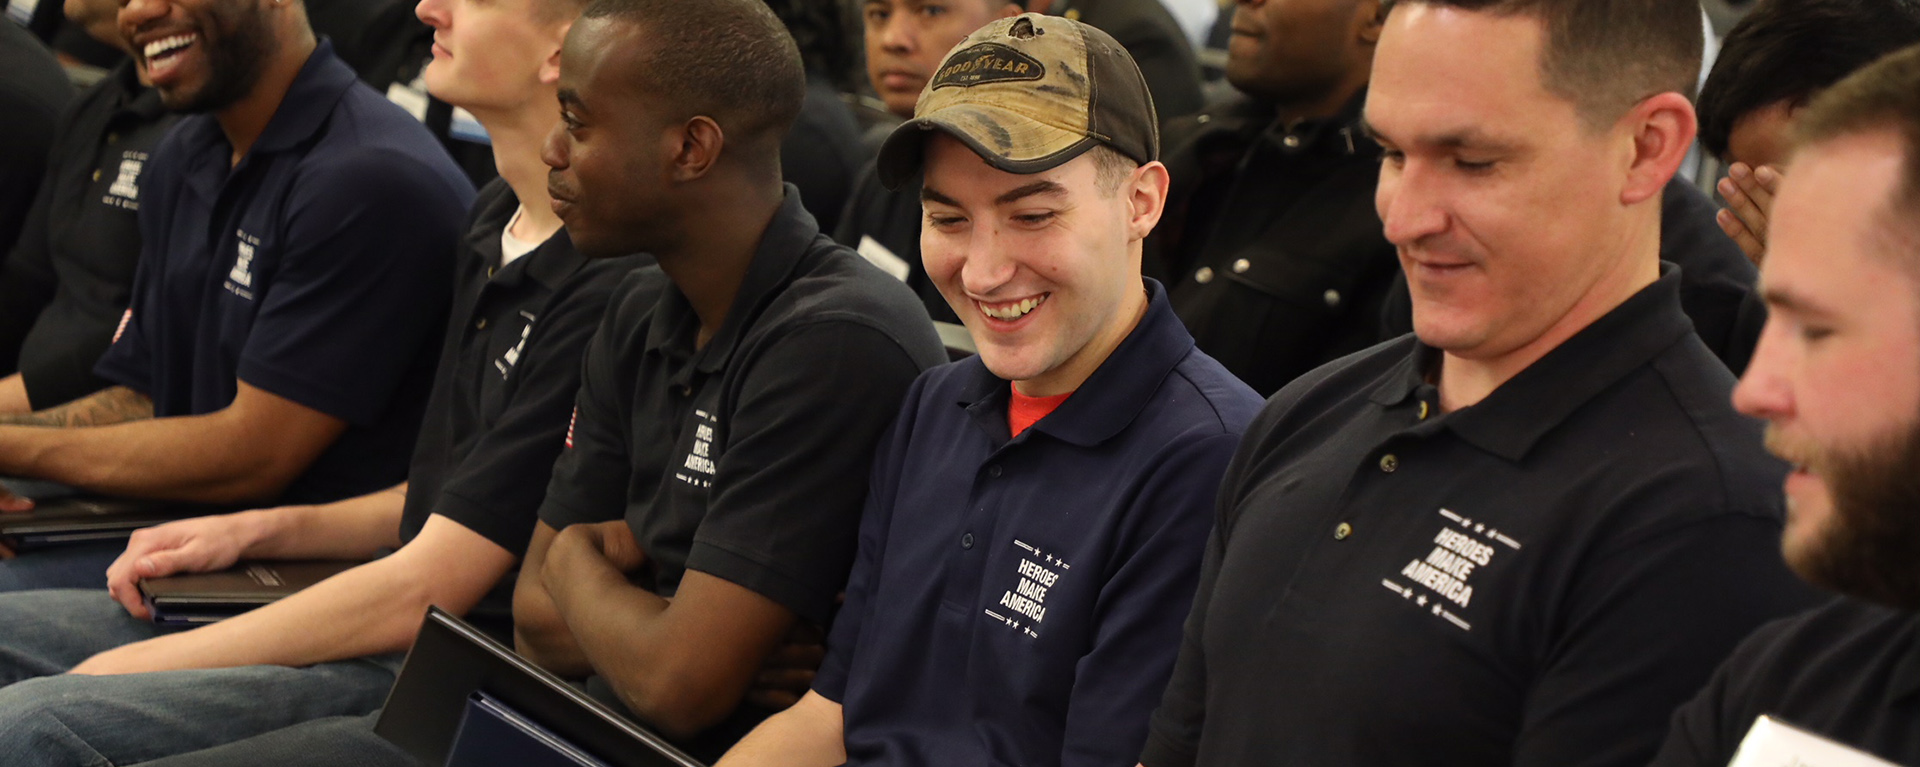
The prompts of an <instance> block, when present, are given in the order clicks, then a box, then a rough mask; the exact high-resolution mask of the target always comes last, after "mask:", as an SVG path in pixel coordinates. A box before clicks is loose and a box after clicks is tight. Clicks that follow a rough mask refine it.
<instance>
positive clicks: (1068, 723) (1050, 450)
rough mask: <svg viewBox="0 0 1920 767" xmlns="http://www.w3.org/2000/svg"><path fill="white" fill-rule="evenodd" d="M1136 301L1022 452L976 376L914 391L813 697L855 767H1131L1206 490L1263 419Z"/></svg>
mask: <svg viewBox="0 0 1920 767" xmlns="http://www.w3.org/2000/svg"><path fill="white" fill-rule="evenodd" d="M1147 286H1148V291H1149V295H1150V299H1149V305H1148V308H1147V312H1146V314H1145V316H1144V317H1143V318H1142V319H1141V320H1140V324H1139V325H1138V326H1137V327H1136V328H1134V330H1133V332H1132V333H1131V334H1130V335H1128V336H1127V338H1126V340H1125V341H1122V342H1121V344H1120V346H1119V347H1118V348H1116V349H1115V350H1114V352H1113V354H1112V355H1111V356H1109V357H1108V358H1107V360H1106V361H1105V362H1103V363H1102V364H1101V366H1100V368H1099V369H1098V370H1096V371H1094V374H1093V375H1092V376H1091V377H1089V378H1088V379H1087V381H1086V383H1085V384H1084V385H1082V386H1081V387H1080V389H1079V390H1077V391H1075V392H1074V393H1073V396H1071V397H1069V398H1067V400H1066V401H1065V402H1064V403H1062V404H1061V405H1060V406H1059V407H1058V408H1056V409H1055V410H1054V411H1053V412H1052V413H1050V414H1048V415H1047V416H1046V417H1045V418H1042V419H1040V420H1039V421H1038V422H1036V423H1035V424H1034V425H1033V426H1031V427H1029V428H1028V429H1027V430H1026V431H1025V432H1022V433H1021V434H1020V435H1018V436H1013V437H1011V438H1009V434H1008V426H1007V403H1008V400H1009V398H1010V396H1011V395H1010V387H1009V385H1008V383H1007V382H1006V381H1004V380H1001V379H999V378H996V377H995V376H994V375H993V374H992V373H991V372H989V371H988V370H987V368H986V365H984V364H982V363H981V361H980V360H979V358H977V357H976V358H971V359H966V360H962V361H960V362H955V363H953V364H950V365H946V366H943V367H940V368H936V369H934V370H931V371H928V372H927V373H926V374H925V375H923V376H921V377H920V379H919V380H918V381H917V382H915V384H914V388H913V390H912V391H911V392H909V394H908V396H907V402H906V405H905V406H904V408H903V409H902V411H901V415H900V418H899V420H898V421H897V422H896V423H895V424H894V426H893V429H892V431H891V433H890V434H889V435H888V437H887V439H886V441H884V442H883V443H882V444H881V446H880V448H879V450H878V456H879V457H878V459H877V461H876V462H875V465H874V469H873V480H872V487H871V490H870V492H869V495H868V498H867V506H866V512H865V515H864V517H863V519H862V521H861V527H860V546H859V554H858V557H857V558H856V560H855V564H854V571H853V577H852V580H851V581H850V582H849V583H848V585H847V601H846V606H845V607H844V608H843V609H842V610H841V612H840V616H839V618H838V619H837V620H836V621H835V624H834V627H833V633H832V635H831V637H830V640H829V642H828V654H827V659H826V663H825V665H824V666H822V667H821V669H820V672H819V676H818V677H817V679H816V681H815V683H814V690H815V691H816V692H819V693H820V694H821V695H823V696H825V697H827V698H829V699H832V700H836V701H840V703H841V704H842V706H843V711H844V713H845V727H846V747H847V759H848V764H854V765H862V764H925V765H970V766H971V765H981V764H1027V765H1043V764H1065V765H1131V764H1133V762H1134V757H1135V756H1137V755H1138V754H1139V753H1140V745H1141V743H1142V742H1143V741H1144V740H1145V737H1146V722H1147V717H1148V715H1149V714H1150V713H1152V710H1153V706H1154V704H1155V703H1156V702H1158V701H1159V698H1160V691H1161V689H1162V688H1163V687H1164V686H1165V684H1166V680H1167V676H1168V674H1169V673H1171V671H1172V668H1173V660H1174V656H1175V654H1176V650H1177V648H1178V645H1179V642H1180V626H1181V624H1182V622H1183V621H1184V620H1185V618H1186V615H1187V606H1188V604H1189V602H1190V601H1191V600H1192V598H1193V591H1194V588H1195V585H1196V584H1197V583H1198V577H1199V571H1200V559H1201V552H1202V550H1203V549H1204V548H1205V544H1206V540H1207V530H1208V529H1209V528H1210V527H1211V526H1212V522H1213V518H1212V514H1211V509H1212V508H1213V499H1214V494H1215V492H1216V491H1217V489H1218V487H1219V484H1220V476H1221V473H1222V472H1223V471H1224V470H1225V469H1226V465H1227V461H1228V459H1229V458H1230V457H1231V455H1232V453H1233V450H1234V446H1235V445H1236V444H1238V442H1239V439H1240V433H1241V431H1242V430H1243V429H1244V428H1245V426H1246V425H1247V423H1248V422H1249V421H1251V420H1252V419H1253V417H1254V415H1255V414H1256V413H1257V412H1258V411H1259V409H1260V405H1261V401H1260V397H1259V395H1257V394H1255V393H1254V392H1253V390H1252V389H1250V388H1248V387H1247V385H1246V384H1244V383H1241V382H1240V380H1239V379H1237V378H1234V377H1233V375H1232V374H1231V373H1228V372H1227V370H1226V368H1224V367H1222V366H1221V365H1220V363H1218V362H1215V361H1214V360H1213V358H1211V357H1208V356H1207V355H1206V354H1205V353H1202V352H1201V351H1200V350H1199V349H1197V348H1195V346H1194V342H1193V337H1192V336H1191V335H1188V333H1187V330H1186V328H1185V327H1184V326H1182V325H1181V324H1180V319H1179V317H1177V316H1175V315H1174V313H1173V310H1172V308H1171V307H1170V306H1169V305H1168V303H1167V297H1166V291H1165V290H1164V289H1163V288H1162V287H1161V286H1160V284H1159V283H1157V282H1154V281H1152V280H1148V281H1147Z"/></svg>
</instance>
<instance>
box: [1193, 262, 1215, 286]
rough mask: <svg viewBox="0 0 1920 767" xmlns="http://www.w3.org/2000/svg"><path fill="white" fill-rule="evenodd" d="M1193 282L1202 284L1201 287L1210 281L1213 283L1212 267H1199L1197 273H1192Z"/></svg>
mask: <svg viewBox="0 0 1920 767" xmlns="http://www.w3.org/2000/svg"><path fill="white" fill-rule="evenodd" d="M1193 281H1194V282H1198V283H1200V284H1202V285H1205V284H1207V283H1209V282H1212V281H1213V267H1211V266H1203V267H1200V271H1197V272H1194V273H1193Z"/></svg>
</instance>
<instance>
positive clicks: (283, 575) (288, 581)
mask: <svg viewBox="0 0 1920 767" xmlns="http://www.w3.org/2000/svg"><path fill="white" fill-rule="evenodd" d="M362 563H363V560H357V559H299V560H285V561H253V562H241V563H239V564H236V565H234V566H233V567H230V568H227V569H225V570H221V571H218V572H211V573H185V574H181V575H171V576H168V577H165V578H152V579H148V580H143V581H141V582H140V596H141V600H142V601H144V602H146V604H147V608H148V609H150V610H152V611H153V620H154V622H155V623H165V624H199V623H212V622H214V621H217V620H220V619H222V618H231V617H233V616H235V615H239V614H240V613H243V612H246V611H248V610H251V609H254V608H256V607H259V606H261V605H265V604H269V603H272V602H276V601H279V600H281V599H283V598H286V597H288V596H290V595H292V594H293V593H294V592H296V591H300V590H302V589H305V588H307V587H308V586H312V585H313V584H316V583H319V582H321V581H324V580H326V579H328V578H331V577H333V576H335V575H338V574H340V573H343V572H346V571H347V570H350V569H353V568H355V567H358V566H360V565H361V564H362Z"/></svg>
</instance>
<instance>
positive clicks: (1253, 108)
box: [1160, 90, 1272, 156]
mask: <svg viewBox="0 0 1920 767" xmlns="http://www.w3.org/2000/svg"><path fill="white" fill-rule="evenodd" d="M1263 111H1264V112H1271V111H1272V110H1271V109H1270V108H1267V109H1264V110H1263V108H1262V107H1261V106H1260V105H1259V104H1258V103H1257V102H1255V101H1254V100H1253V99H1252V98H1250V97H1248V96H1247V95H1246V94H1244V93H1241V92H1240V91H1237V90H1228V91H1227V92H1226V93H1225V94H1224V95H1221V96H1220V97H1218V98H1215V99H1214V100H1213V101H1210V102H1208V103H1207V104H1206V105H1205V106H1202V107H1201V108H1200V111H1198V112H1195V113H1193V114H1190V115H1181V116H1179V117H1174V118H1171V119H1169V120H1167V121H1166V123H1165V124H1164V125H1162V126H1161V127H1160V145H1161V147H1162V148H1163V149H1164V150H1166V151H1163V152H1162V154H1163V155H1166V156H1172V155H1174V154H1176V152H1177V150H1179V149H1181V148H1182V147H1184V146H1185V145H1187V144H1190V143H1192V142H1193V141H1194V140H1196V139H1198V138H1200V137H1201V136H1205V135H1209V134H1213V133H1218V132H1224V131H1235V130H1239V129H1241V128H1242V127H1244V126H1245V124H1246V123H1248V122H1250V121H1257V120H1258V119H1259V117H1260V114H1261V113H1262V112H1263Z"/></svg>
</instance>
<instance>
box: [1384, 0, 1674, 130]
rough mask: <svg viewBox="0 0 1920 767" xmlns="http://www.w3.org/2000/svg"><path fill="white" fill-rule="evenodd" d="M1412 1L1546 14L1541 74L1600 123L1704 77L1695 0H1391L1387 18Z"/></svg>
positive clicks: (1592, 122)
mask: <svg viewBox="0 0 1920 767" xmlns="http://www.w3.org/2000/svg"><path fill="white" fill-rule="evenodd" d="M1408 3H1421V4H1425V5H1434V6H1442V7H1448V8H1459V9H1461V10H1465V11H1475V12H1481V13H1492V14H1497V15H1513V16H1532V17H1534V18H1538V19H1541V20H1542V21H1543V22H1544V23H1545V24H1546V28H1547V35H1546V45H1545V48H1546V49H1545V51H1544V52H1543V53H1542V54H1541V61H1540V74H1541V81H1542V82H1544V83H1545V84H1546V87H1547V90H1549V91H1552V92H1553V93H1554V94H1556V95H1558V96H1560V97H1561V98H1564V99H1566V100H1568V101H1571V102H1573V103H1574V105H1575V106H1576V107H1578V108H1579V111H1580V116H1581V118H1582V119H1584V120H1585V121H1586V122H1587V124H1588V125H1590V126H1593V127H1599V126H1604V125H1611V124H1612V123H1613V121H1614V120H1618V119H1620V115H1623V114H1625V113H1626V112H1627V110H1629V109H1632V108H1633V106H1634V105H1635V104H1638V103H1640V102H1641V101H1644V100H1646V99H1647V97H1649V96H1653V95H1656V94H1660V93H1667V92H1669V91H1672V92H1675V93H1679V94H1682V95H1685V96H1688V97H1692V95H1693V88H1694V83H1695V82H1696V81H1697V80H1698V78H1699V77H1700V49H1701V47H1702V46H1703V45H1704V44H1705V33H1704V31H1703V30H1702V29H1701V26H1700V22H1701V19H1700V4H1699V3H1698V2H1696V1H1695V0H1387V2H1386V3H1384V4H1383V7H1382V9H1381V17H1382V18H1385V17H1386V15H1387V14H1388V13H1390V12H1391V11H1392V9H1393V8H1394V7H1396V6H1399V5H1404V4H1408Z"/></svg>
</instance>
